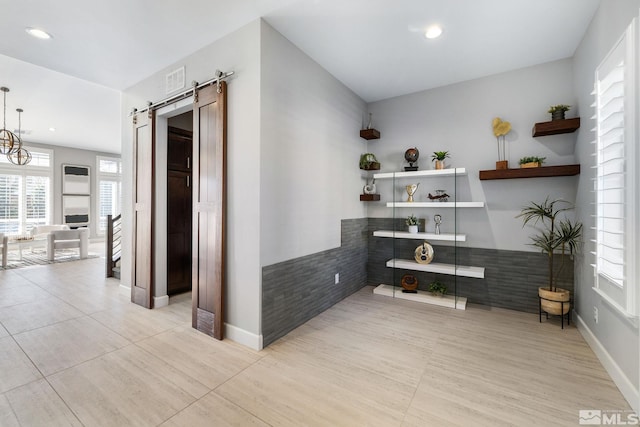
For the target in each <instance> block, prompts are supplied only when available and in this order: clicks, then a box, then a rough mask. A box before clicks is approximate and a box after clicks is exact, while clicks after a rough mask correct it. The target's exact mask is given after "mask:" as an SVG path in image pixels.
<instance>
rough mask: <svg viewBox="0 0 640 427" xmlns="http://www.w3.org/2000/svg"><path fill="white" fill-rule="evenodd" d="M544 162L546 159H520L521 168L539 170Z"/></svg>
mask: <svg viewBox="0 0 640 427" xmlns="http://www.w3.org/2000/svg"><path fill="white" fill-rule="evenodd" d="M545 160H546V157H538V156H526V157H523V158H521V159H520V162H519V163H520V167H521V168H539V167H540V166H542V163H544V161H545Z"/></svg>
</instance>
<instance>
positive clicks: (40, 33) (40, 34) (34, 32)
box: [25, 27, 51, 40]
mask: <svg viewBox="0 0 640 427" xmlns="http://www.w3.org/2000/svg"><path fill="white" fill-rule="evenodd" d="M25 31H26V32H27V33H28V34H29V35H32V36H33V37H37V38H39V39H45V40H46V39H50V38H51V34H49V33H47V32H46V31H44V30H39V29H37V28H31V27H29V28H26V29H25Z"/></svg>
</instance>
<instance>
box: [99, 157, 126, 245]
mask: <svg viewBox="0 0 640 427" xmlns="http://www.w3.org/2000/svg"><path fill="white" fill-rule="evenodd" d="M103 160H105V161H111V162H117V164H118V172H115V173H114V172H103V171H102V170H101V169H100V162H101V161H103ZM96 171H97V175H96V176H97V179H96V194H97V197H96V213H97V214H96V218H97V223H96V235H98V236H104V235H105V234H106V229H104V230H103V229H102V228H101V227H100V224H101V209H100V207H101V201H102V195H101V191H100V184H101V182H102V181H115V182H117V183H118V185H117V188H118V195H117V200H118V206H116V208H118V209H119V210H120V211H122V158H120V157H110V156H96Z"/></svg>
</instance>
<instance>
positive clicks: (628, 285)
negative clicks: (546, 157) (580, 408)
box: [594, 19, 640, 317]
mask: <svg viewBox="0 0 640 427" xmlns="http://www.w3.org/2000/svg"><path fill="white" fill-rule="evenodd" d="M636 21H637V19H636V20H634V21H633V22H632V24H631V26H630V27H629V28H628V29H627V31H626V32H625V34H624V35H623V37H622V38H621V39H620V40H619V41H618V43H616V45H615V46H614V48H613V49H612V50H611V51H610V52H609V54H608V55H607V57H606V58H605V59H604V61H602V63H601V64H600V66H599V67H598V68H597V69H596V75H595V90H594V94H595V97H596V102H595V107H596V115H595V119H596V129H595V131H596V141H595V143H596V153H595V156H596V169H597V171H596V177H595V183H594V190H595V201H596V203H595V205H596V215H595V217H596V227H595V230H596V239H595V244H596V250H595V255H596V264H595V266H594V267H595V277H596V284H595V285H596V286H595V288H594V289H595V290H596V292H598V293H599V294H600V295H601V296H602V297H603V298H605V299H606V300H607V301H608V302H609V303H611V304H612V305H613V306H614V307H616V308H617V309H618V310H619V311H621V312H622V313H624V314H625V315H627V316H629V317H633V316H635V315H636V314H637V313H636V311H637V310H636V306H635V298H636V288H637V286H638V280H637V271H636V267H635V264H636V262H635V256H636V255H635V253H636V245H637V242H636V240H635V235H636V234H637V232H638V231H640V230H637V229H636V228H635V227H636V226H635V224H634V221H635V215H637V214H636V212H637V209H636V206H637V203H638V196H637V195H636V192H637V181H636V172H635V171H636V170H637V169H638V167H640V164H639V163H640V162H638V158H637V154H638V153H637V149H636V148H635V145H634V144H635V142H636V137H637V135H638V132H637V129H638V120H637V118H636V115H637V111H636V105H637V102H638V94H637V90H638V87H637V80H636V79H637V62H636V61H637V56H636V53H635V45H636V37H637V34H636V25H637V24H636Z"/></svg>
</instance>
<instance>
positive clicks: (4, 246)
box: [0, 233, 9, 268]
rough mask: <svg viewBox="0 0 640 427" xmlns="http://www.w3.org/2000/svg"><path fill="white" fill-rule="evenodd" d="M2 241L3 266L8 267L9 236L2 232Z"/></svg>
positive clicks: (0, 236) (0, 239)
mask: <svg viewBox="0 0 640 427" xmlns="http://www.w3.org/2000/svg"><path fill="white" fill-rule="evenodd" d="M0 242H2V268H7V253H8V251H9V238H8V237H7V236H5V235H4V233H0Z"/></svg>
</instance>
